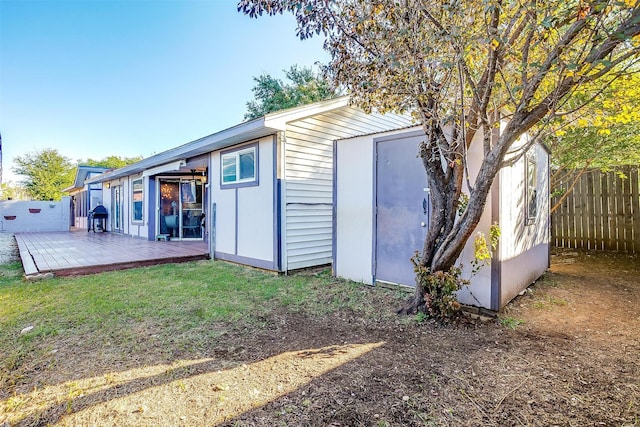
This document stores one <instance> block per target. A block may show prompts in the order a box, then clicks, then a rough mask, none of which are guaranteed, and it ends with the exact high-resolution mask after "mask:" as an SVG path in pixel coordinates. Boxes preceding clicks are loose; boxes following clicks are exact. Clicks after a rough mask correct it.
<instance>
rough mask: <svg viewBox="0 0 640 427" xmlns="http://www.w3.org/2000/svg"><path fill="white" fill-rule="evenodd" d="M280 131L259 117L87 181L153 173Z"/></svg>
mask: <svg viewBox="0 0 640 427" xmlns="http://www.w3.org/2000/svg"><path fill="white" fill-rule="evenodd" d="M278 130H279V129H273V128H270V127H268V126H265V120H264V117H260V118H258V119H255V120H251V121H248V122H245V123H241V124H239V125H236V126H233V127H230V128H228V129H225V130H222V131H220V132H217V133H214V134H212V135H209V136H205V137H203V138H200V139H197V140H195V141H191V142H188V143H186V144H183V145H181V146H179V147H175V148H171V149H169V150H167V151H164V152H162V153H159V154H156V155H155V156H151V157H147V158H146V159H143V160H140V161H139V162H137V163H133V164H130V165H127V166H125V167H123V168H120V169H116V170H113V171H111V172H106V173H103V174H101V175H98V176H96V177H94V178H92V179H90V180H88V181H87V182H88V183H95V182H105V181H109V180H112V179H116V178H121V177H124V176H128V175H134V174H139V173H141V172H142V173H144V171H146V170H150V169H152V168H156V167H159V166H160V167H161V166H162V165H166V164H168V163H171V162H176V161H178V160H186V159H188V158H189V157H195V156H198V155H200V154H204V153H208V152H211V151H216V150H219V149H222V148H226V147H230V146H232V145H235V144H239V143H241V142H245V141H249V140H251V139H255V138H260V137H262V136H267V135H271V134H274V133H276V132H277V131H278Z"/></svg>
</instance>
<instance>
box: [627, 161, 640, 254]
mask: <svg viewBox="0 0 640 427" xmlns="http://www.w3.org/2000/svg"><path fill="white" fill-rule="evenodd" d="M629 183H630V184H631V213H632V215H633V233H634V236H633V252H640V188H639V187H640V173H639V171H638V168H636V169H632V170H631V171H630V172H629Z"/></svg>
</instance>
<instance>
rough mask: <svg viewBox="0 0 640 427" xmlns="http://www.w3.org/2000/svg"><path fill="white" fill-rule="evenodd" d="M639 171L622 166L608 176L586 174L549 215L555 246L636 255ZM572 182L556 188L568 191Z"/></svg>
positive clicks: (639, 225) (639, 244)
mask: <svg viewBox="0 0 640 427" xmlns="http://www.w3.org/2000/svg"><path fill="white" fill-rule="evenodd" d="M639 169H640V167H638V166H625V167H623V168H620V169H618V170H616V171H610V172H601V171H599V170H597V169H592V170H588V171H586V172H585V173H584V174H583V175H582V176H581V177H580V178H579V180H578V182H577V183H576V185H575V188H574V191H573V192H572V193H571V194H569V196H568V197H567V198H566V200H565V201H564V202H563V203H562V204H561V205H560V207H559V208H558V209H557V210H556V212H554V213H553V215H552V224H553V226H552V229H551V233H552V242H553V243H554V244H555V246H557V247H563V248H581V249H590V250H602V249H605V250H617V251H625V252H640V171H639ZM619 172H622V173H623V174H624V175H625V176H626V178H621V177H620V176H619ZM576 173H578V172H576ZM574 176H575V175H574ZM573 179H575V178H573V177H571V176H569V177H568V178H566V179H563V182H561V183H560V186H561V187H562V188H565V189H566V188H568V186H570V185H571V182H572V181H573ZM553 203H555V201H552V204H553Z"/></svg>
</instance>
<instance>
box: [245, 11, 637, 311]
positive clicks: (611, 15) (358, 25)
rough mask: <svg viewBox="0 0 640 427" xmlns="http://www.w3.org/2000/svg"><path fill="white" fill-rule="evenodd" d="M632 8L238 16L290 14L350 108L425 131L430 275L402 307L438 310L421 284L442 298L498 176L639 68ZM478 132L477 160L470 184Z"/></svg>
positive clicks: (425, 260)
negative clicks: (592, 94)
mask: <svg viewBox="0 0 640 427" xmlns="http://www.w3.org/2000/svg"><path fill="white" fill-rule="evenodd" d="M636 2H637V0H624V1H621V0H620V1H618V0H611V1H606V0H592V1H585V0H535V1H533V0H530V1H526V0H525V1H522V0H435V1H429V2H426V1H421V0H374V1H370V0H335V1H328V0H306V1H299V0H241V1H240V2H239V4H238V8H239V10H240V11H242V12H244V13H246V14H248V15H249V16H251V17H258V16H260V15H262V14H270V15H273V14H278V13H284V12H289V13H292V14H293V15H294V17H295V18H296V20H297V23H298V27H297V34H298V36H300V37H301V38H303V39H304V38H307V37H312V36H316V35H320V36H322V37H324V38H325V49H326V50H328V51H329V53H330V54H331V57H332V60H331V62H330V64H329V65H328V69H329V71H330V75H331V76H332V78H333V80H334V83H335V84H336V86H341V87H345V88H346V89H347V91H348V92H349V93H350V95H351V97H352V98H351V99H352V102H353V103H355V104H356V105H358V106H360V107H361V108H363V109H365V110H366V111H369V110H378V111H380V112H386V111H395V112H407V111H408V112H411V113H412V114H413V115H414V117H415V118H416V119H417V121H418V122H419V123H420V124H421V125H422V128H423V130H424V133H425V140H424V142H423V143H422V144H420V146H419V148H418V152H419V155H420V158H421V159H422V163H423V165H424V167H425V171H426V174H427V184H428V186H429V188H430V189H431V193H430V194H431V201H432V204H431V206H432V212H431V220H430V223H429V229H428V232H427V237H426V239H425V242H424V245H423V247H422V251H421V253H420V255H419V259H418V262H417V264H418V265H417V267H419V268H422V269H424V270H425V271H426V272H427V274H421V275H420V276H421V278H419V280H418V282H419V286H416V293H415V295H414V297H413V298H412V299H411V301H408V303H407V305H406V307H405V308H404V310H403V311H404V312H407V313H410V312H415V311H416V310H418V309H423V310H426V311H428V312H429V313H431V314H433V308H434V307H433V306H432V305H431V301H433V298H432V297H431V296H430V295H427V296H426V298H425V289H426V288H429V289H434V286H432V285H429V286H427V285H426V284H425V283H424V281H423V280H422V279H424V278H426V279H425V280H431V279H434V280H435V281H436V282H437V281H440V283H441V285H438V286H436V287H435V288H436V293H437V292H439V291H440V290H442V289H443V288H444V286H445V285H444V282H446V281H447V280H448V279H446V278H445V279H442V277H445V276H443V274H444V275H446V274H449V273H448V272H451V271H454V270H452V269H453V268H454V265H455V263H456V260H457V259H458V257H459V255H460V253H461V252H462V249H463V248H464V245H465V243H466V242H467V240H468V239H469V237H470V236H471V235H472V233H473V232H474V230H475V227H476V225H477V224H478V222H479V220H480V216H481V214H482V211H483V209H484V206H485V204H486V202H487V196H488V194H489V190H490V188H491V184H492V182H493V180H494V178H495V176H496V174H497V173H498V171H499V170H500V168H502V167H504V166H506V165H510V164H513V163H514V162H515V161H517V160H518V159H520V158H521V157H522V156H523V155H525V153H526V152H527V151H528V149H529V148H530V147H531V146H532V145H533V144H534V143H535V142H536V141H537V140H538V139H539V138H540V137H541V136H542V135H544V132H545V131H546V130H548V129H549V124H550V123H551V122H552V121H553V120H554V118H555V116H556V113H557V112H558V111H560V110H561V109H563V108H564V107H565V102H566V100H567V99H569V98H570V97H571V95H573V94H574V93H576V92H578V91H580V90H583V89H586V88H588V87H589V86H590V85H596V87H600V88H601V87H605V86H607V84H608V83H609V82H610V81H611V78H610V76H612V75H614V74H618V73H624V72H626V68H628V67H629V66H630V65H631V64H633V63H634V62H635V61H637V59H638V54H639V51H640V49H639V47H640V43H639V40H638V34H639V33H640V8H638V7H637V5H636ZM498 128H499V129H500V131H499V135H497V133H498V132H493V130H494V129H498ZM445 130H446V132H445ZM477 133H479V136H481V143H482V147H483V150H482V151H483V152H482V159H481V160H482V162H481V165H480V167H479V172H478V173H477V175H476V176H469V175H468V174H465V171H466V169H467V149H468V147H469V145H470V143H471V141H472V140H473V138H474V136H475V135H476V134H477ZM525 135H526V137H525V139H524V141H523V140H522V137H523V136H525ZM465 177H466V178H465ZM463 189H464V190H465V192H468V203H465V204H464V205H463V206H460V200H461V194H462V192H463ZM459 208H461V209H459ZM459 211H460V212H459ZM453 274H454V275H455V273H453ZM429 292H431V291H429ZM436 315H437V313H436Z"/></svg>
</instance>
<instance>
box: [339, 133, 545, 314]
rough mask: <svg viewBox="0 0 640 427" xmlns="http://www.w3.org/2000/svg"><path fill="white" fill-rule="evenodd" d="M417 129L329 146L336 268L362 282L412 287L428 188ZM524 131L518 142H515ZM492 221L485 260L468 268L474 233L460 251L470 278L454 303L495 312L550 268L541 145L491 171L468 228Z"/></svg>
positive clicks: (473, 159) (473, 170) (472, 158)
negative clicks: (493, 232)
mask: <svg viewBox="0 0 640 427" xmlns="http://www.w3.org/2000/svg"><path fill="white" fill-rule="evenodd" d="M423 140H424V133H423V131H422V129H421V128H420V127H413V128H410V129H401V130H393V131H390V132H379V133H375V134H369V135H362V136H357V137H351V138H343V139H340V140H337V141H336V142H335V145H334V156H335V168H334V182H335V191H334V218H335V228H334V237H333V242H334V250H333V270H334V273H335V275H337V276H339V277H343V278H347V279H351V280H354V281H358V282H363V283H367V284H372V285H375V284H380V283H391V284H396V285H402V286H409V287H414V286H415V273H414V271H413V265H412V263H411V262H410V258H411V257H412V256H413V255H414V253H415V251H419V250H421V248H422V245H423V242H424V238H425V235H426V231H427V229H428V224H429V213H430V212H429V207H430V204H429V197H430V196H429V194H430V193H429V192H430V190H429V188H428V187H427V184H426V173H425V171H424V168H423V166H422V162H421V160H420V158H419V156H418V144H419V143H420V142H421V141H423ZM525 140H526V137H524V138H522V141H520V143H524V142H525ZM481 149H482V143H481V137H480V135H476V139H474V141H473V142H472V144H471V146H470V148H469V151H468V159H469V161H468V163H469V175H470V176H471V177H472V178H474V177H475V175H476V174H477V171H478V168H479V166H480V161H479V160H478V159H480V158H481V154H482V152H481ZM493 223H497V224H498V226H499V227H500V230H501V237H500V242H499V245H498V248H497V251H496V253H495V254H494V256H493V259H492V260H491V264H490V265H489V266H485V267H483V268H481V269H480V270H479V271H478V272H477V273H475V274H472V272H471V270H472V268H471V261H472V260H473V259H474V247H473V239H470V241H469V242H467V245H466V247H465V249H464V251H463V252H462V254H461V256H460V258H459V264H460V265H461V266H462V267H463V275H464V276H465V278H468V279H470V281H471V284H470V285H469V286H467V287H464V288H463V289H462V290H460V291H459V293H458V299H459V301H460V302H462V303H464V304H468V305H473V306H477V307H482V308H486V309H490V310H495V311H498V310H500V309H501V308H502V307H503V306H504V305H505V304H506V303H507V302H509V301H510V300H511V299H513V298H514V297H515V296H516V295H517V294H518V293H519V292H521V291H522V290H524V289H526V287H528V286H529V285H530V284H531V283H532V282H534V281H535V280H536V279H537V278H539V277H540V276H541V275H542V274H544V272H545V271H546V270H547V268H548V267H549V251H550V227H549V153H548V152H547V150H546V148H545V147H544V145H542V144H540V143H535V144H533V145H532V146H531V147H530V148H529V150H528V152H527V153H526V155H524V156H522V157H521V158H520V159H519V160H518V161H517V162H515V163H514V164H513V165H512V166H508V167H504V168H502V169H501V170H500V172H499V173H498V176H497V177H496V179H495V181H494V183H493V186H492V189H491V193H490V195H489V200H488V201H487V204H486V207H485V210H484V212H483V215H482V218H481V220H480V223H479V224H478V226H477V228H476V230H477V231H479V232H482V233H484V234H485V235H486V236H487V237H488V236H489V233H490V227H491V225H492V224H493Z"/></svg>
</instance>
